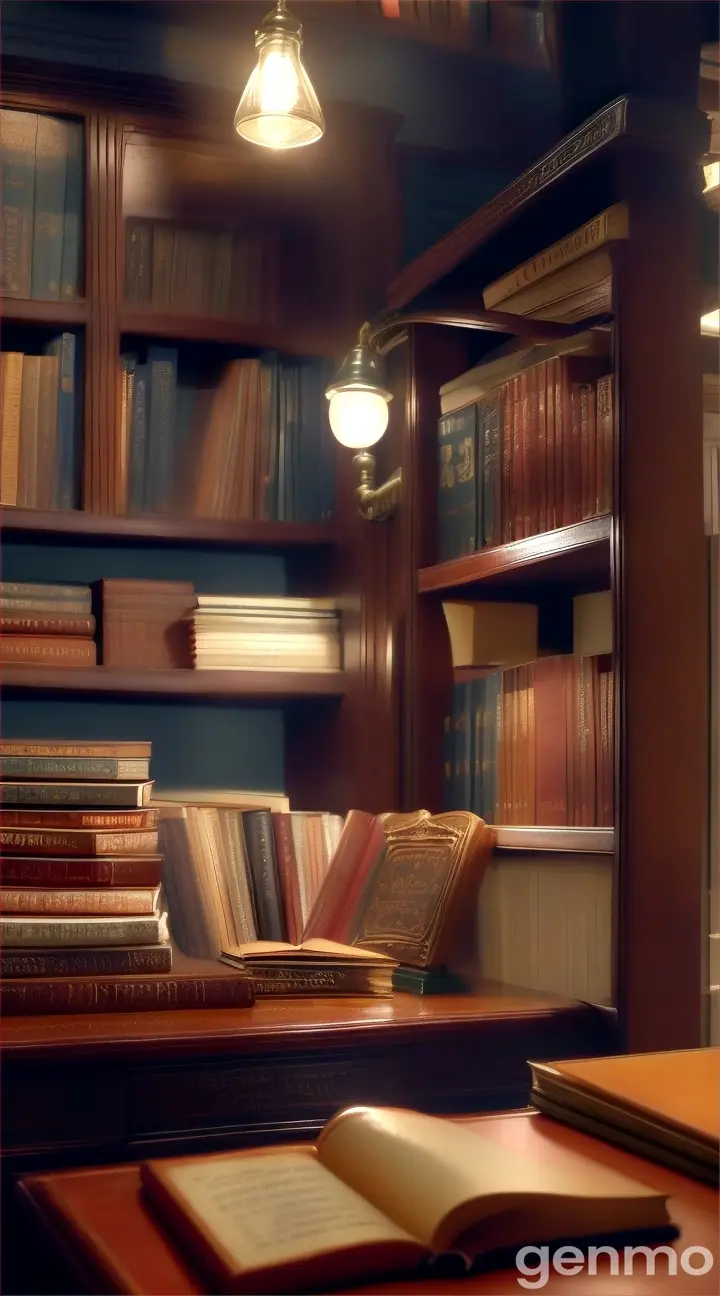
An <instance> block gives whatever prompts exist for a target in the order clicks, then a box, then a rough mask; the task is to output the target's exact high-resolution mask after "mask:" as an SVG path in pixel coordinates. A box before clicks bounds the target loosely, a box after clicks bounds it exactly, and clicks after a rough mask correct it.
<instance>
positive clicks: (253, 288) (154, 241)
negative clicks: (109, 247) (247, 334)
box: [125, 220, 280, 324]
mask: <svg viewBox="0 0 720 1296" xmlns="http://www.w3.org/2000/svg"><path fill="white" fill-rule="evenodd" d="M125 296H126V300H127V303H128V305H130V306H147V307H150V308H152V309H153V310H157V311H173V312H176V313H177V314H182V315H208V316H212V317H213V318H215V319H222V318H225V317H230V318H232V319H236V320H253V321H256V322H258V323H265V324H275V323H277V322H278V320H279V317H280V240H279V234H278V231H277V230H275V229H272V228H271V227H268V226H267V225H265V226H264V227H263V228H262V229H254V230H250V231H238V230H235V231H233V230H207V229H186V228H181V227H180V226H178V225H170V224H167V223H165V222H161V221H141V220H130V221H128V223H127V227H126V242H125Z"/></svg>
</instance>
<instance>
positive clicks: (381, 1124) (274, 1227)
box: [141, 1107, 669, 1294]
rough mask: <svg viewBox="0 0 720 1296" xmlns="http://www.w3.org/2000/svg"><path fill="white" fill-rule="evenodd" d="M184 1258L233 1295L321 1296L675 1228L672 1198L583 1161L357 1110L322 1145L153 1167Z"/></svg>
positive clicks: (428, 1119) (154, 1191)
mask: <svg viewBox="0 0 720 1296" xmlns="http://www.w3.org/2000/svg"><path fill="white" fill-rule="evenodd" d="M141 1176H142V1182H143V1186H144V1188H145V1191H146V1193H147V1195H148V1197H149V1199H150V1202H151V1204H152V1206H153V1207H154V1208H155V1210H156V1211H157V1213H158V1214H159V1216H160V1217H161V1219H162V1220H163V1222H164V1224H165V1225H166V1227H167V1228H168V1230H169V1231H170V1233H171V1234H172V1235H173V1237H174V1239H175V1240H176V1242H177V1244H178V1246H179V1248H180V1249H181V1250H182V1251H185V1252H186V1254H187V1255H188V1256H189V1258H191V1259H194V1260H195V1261H196V1262H197V1263H198V1265H199V1266H200V1267H201V1268H202V1269H203V1270H204V1271H205V1272H206V1273H207V1276H208V1279H209V1280H210V1282H211V1283H212V1284H213V1290H215V1288H218V1289H219V1290H221V1291H223V1292H231V1293H246V1292H247V1293H255V1294H259V1293H280V1292H288V1291H298V1290H311V1291H316V1290H318V1288H319V1287H320V1286H322V1287H325V1286H330V1285H338V1284H341V1283H343V1282H347V1281H350V1280H352V1281H353V1282H356V1283H357V1282H360V1281H362V1280H363V1279H370V1278H374V1277H376V1278H377V1277H382V1276H386V1275H389V1274H392V1273H395V1274H397V1273H413V1272H416V1271H418V1270H419V1269H421V1268H422V1267H423V1265H427V1264H428V1263H429V1262H430V1261H432V1259H433V1257H435V1256H438V1255H443V1254H447V1253H449V1252H456V1253H458V1255H459V1256H460V1257H462V1259H463V1262H464V1263H465V1264H466V1265H467V1266H469V1265H470V1263H471V1262H472V1261H473V1259H474V1258H475V1257H477V1256H480V1255H483V1254H486V1253H489V1252H494V1251H496V1250H500V1249H502V1248H508V1247H515V1246H521V1245H525V1244H529V1243H532V1242H534V1243H541V1242H549V1241H551V1240H553V1239H558V1240H559V1239H564V1240H567V1239H570V1238H573V1237H574V1238H578V1239H579V1238H585V1237H590V1236H594V1237H598V1236H604V1235H611V1234H619V1233H621V1232H622V1233H623V1234H630V1233H633V1234H635V1233H640V1234H642V1233H647V1232H650V1231H655V1230H657V1229H663V1228H667V1227H668V1225H669V1218H668V1214H667V1208H666V1200H667V1199H666V1197H664V1196H662V1195H660V1194H658V1193H656V1192H653V1191H652V1190H651V1189H649V1188H646V1187H645V1186H644V1185H642V1184H639V1183H635V1182H634V1181H633V1180H630V1179H626V1178H625V1177H624V1176H622V1175H619V1174H617V1173H615V1172H614V1171H612V1170H609V1169H607V1168H606V1167H604V1166H601V1165H597V1164H596V1163H595V1162H593V1161H590V1160H586V1159H585V1158H584V1157H582V1156H577V1155H576V1156H575V1157H574V1158H571V1160H570V1161H569V1162H559V1163H558V1162H556V1161H554V1160H552V1159H550V1160H549V1161H548V1162H547V1163H546V1162H545V1160H544V1159H543V1160H538V1159H525V1158H522V1159H521V1158H519V1157H517V1156H515V1155H512V1154H510V1153H508V1151H507V1150H506V1149H504V1148H503V1147H502V1146H500V1145H499V1144H498V1143H496V1142H494V1141H492V1140H491V1139H484V1138H483V1137H482V1135H478V1134H476V1133H475V1132H474V1131H472V1132H471V1131H469V1130H468V1129H467V1128H465V1127H463V1125H462V1124H460V1123H455V1122H452V1121H444V1120H440V1119H438V1118H436V1117H433V1116H424V1115H421V1114H420V1113H418V1112H410V1111H399V1110H395V1109H392V1108H371V1107H352V1108H349V1109H347V1110H346V1111H344V1112H340V1114H339V1115H338V1116H335V1117H333V1119H332V1120H331V1121H330V1122H329V1123H328V1124H327V1125H326V1126H325V1129H324V1130H323V1131H322V1133H321V1135H320V1138H319V1140H318V1143H317V1146H316V1147H314V1148H313V1147H307V1146H303V1145H301V1146H298V1147H284V1148H283V1147H278V1148H265V1149H263V1150H262V1151H260V1152H252V1151H250V1152H235V1153H227V1154H223V1153H220V1154H218V1155H214V1156H205V1157H183V1158H179V1159H173V1160H167V1161H151V1162H148V1163H146V1164H145V1165H143V1167H142V1170H141Z"/></svg>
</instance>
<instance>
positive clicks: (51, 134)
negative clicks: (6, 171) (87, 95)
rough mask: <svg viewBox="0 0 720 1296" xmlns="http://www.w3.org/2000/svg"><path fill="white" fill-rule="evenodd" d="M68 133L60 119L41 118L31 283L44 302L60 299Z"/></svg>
mask: <svg viewBox="0 0 720 1296" xmlns="http://www.w3.org/2000/svg"><path fill="white" fill-rule="evenodd" d="M67 134H68V131H67V125H66V123H65V122H64V121H62V120H60V119H59V118H57V117H46V116H44V115H43V114H41V115H40V116H39V117H38V127H37V141H36V146H35V211H34V219H33V245H32V279H31V284H32V296H33V297H35V298H39V299H40V300H43V301H59V299H60V279H61V275H62V250H63V228H64V224H65V180H66V173H67V149H68V140H67Z"/></svg>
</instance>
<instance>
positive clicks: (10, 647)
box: [0, 635, 95, 667]
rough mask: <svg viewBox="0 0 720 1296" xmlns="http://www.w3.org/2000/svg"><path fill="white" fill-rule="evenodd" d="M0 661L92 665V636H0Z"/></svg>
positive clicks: (93, 648) (50, 664) (93, 651)
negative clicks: (78, 637)
mask: <svg viewBox="0 0 720 1296" xmlns="http://www.w3.org/2000/svg"><path fill="white" fill-rule="evenodd" d="M0 662H27V663H33V664H38V665H40V664H42V665H43V666H68V667H70V666H94V665H95V644H94V643H93V641H92V639H71V638H70V637H69V636H68V637H67V638H64V639H62V638H60V639H53V638H51V637H50V636H49V635H48V636H45V637H43V636H42V635H38V636H37V637H35V636H32V635H9V636H7V637H3V636H2V635H0Z"/></svg>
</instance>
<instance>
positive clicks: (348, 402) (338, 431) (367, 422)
mask: <svg viewBox="0 0 720 1296" xmlns="http://www.w3.org/2000/svg"><path fill="white" fill-rule="evenodd" d="M328 416H329V419H330V427H331V429H332V433H333V436H334V437H335V438H336V439H337V440H338V441H339V442H340V445H344V446H347V447H348V449H350V450H366V449H367V448H368V446H372V445H375V444H376V442H377V441H379V440H380V438H381V436H382V434H383V432H384V431H385V429H386V427H387V425H388V419H389V416H390V411H389V410H388V403H387V400H386V398H385V397H384V396H381V395H380V394H379V393H378V392H372V391H352V390H351V391H336V392H333V393H332V395H331V396H330V408H329V410H328Z"/></svg>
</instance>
